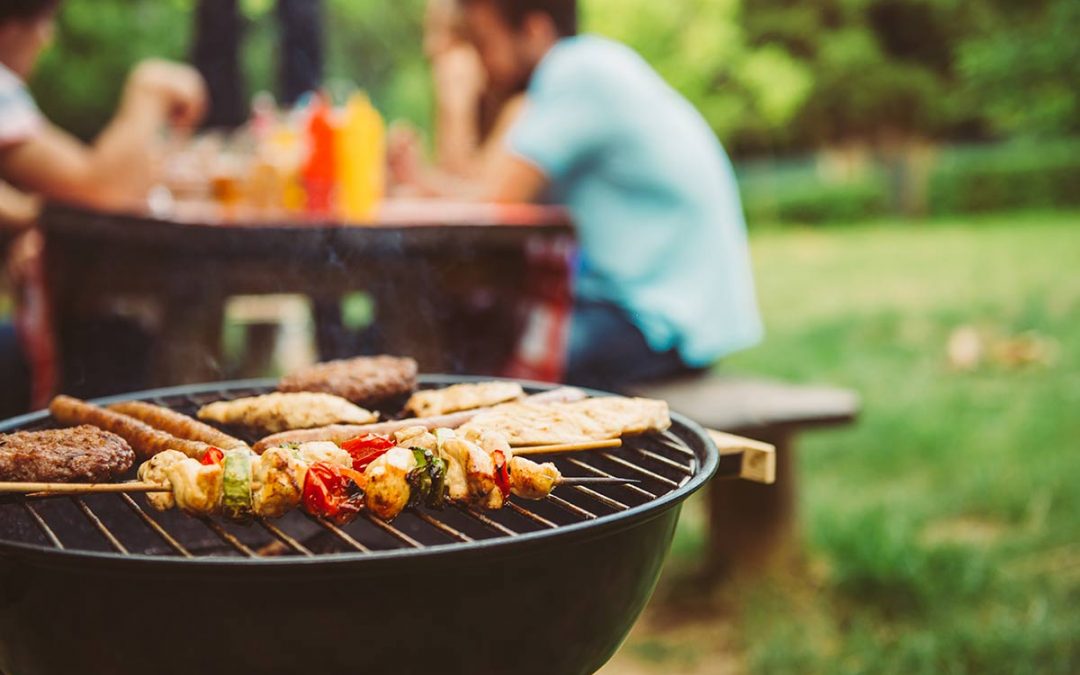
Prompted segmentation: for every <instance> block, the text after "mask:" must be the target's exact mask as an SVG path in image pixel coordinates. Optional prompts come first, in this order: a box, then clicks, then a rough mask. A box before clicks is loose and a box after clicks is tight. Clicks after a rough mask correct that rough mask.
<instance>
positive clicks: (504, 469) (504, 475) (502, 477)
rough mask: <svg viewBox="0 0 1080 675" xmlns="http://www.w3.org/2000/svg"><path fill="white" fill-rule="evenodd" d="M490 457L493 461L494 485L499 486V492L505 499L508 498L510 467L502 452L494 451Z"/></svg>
mask: <svg viewBox="0 0 1080 675" xmlns="http://www.w3.org/2000/svg"><path fill="white" fill-rule="evenodd" d="M491 456H492V458H494V459H495V485H497V486H499V492H502V496H503V499H506V498H507V497H509V496H510V465H509V463H508V462H507V461H506V455H504V454H503V452H502V450H496V451H495V452H493V453H491Z"/></svg>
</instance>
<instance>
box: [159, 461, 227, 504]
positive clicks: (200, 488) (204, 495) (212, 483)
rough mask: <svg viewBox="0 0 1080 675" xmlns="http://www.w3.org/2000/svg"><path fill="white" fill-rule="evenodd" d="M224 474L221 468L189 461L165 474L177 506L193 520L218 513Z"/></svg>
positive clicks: (173, 466) (176, 464)
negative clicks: (192, 517) (196, 517)
mask: <svg viewBox="0 0 1080 675" xmlns="http://www.w3.org/2000/svg"><path fill="white" fill-rule="evenodd" d="M223 474H224V471H223V470H222V467H221V465H220V464H200V463H199V462H198V460H194V459H192V458H190V457H188V458H186V459H183V460H181V461H179V462H177V463H175V464H173V465H172V466H170V467H169V468H168V469H166V470H165V475H166V476H167V477H168V479H169V483H170V484H171V485H172V490H173V491H172V494H173V498H174V499H175V500H176V505H177V506H178V507H179V508H180V510H181V511H183V512H184V513H188V514H191V515H193V516H212V515H215V514H217V513H219V512H220V509H221V498H222V492H223V487H224V483H223Z"/></svg>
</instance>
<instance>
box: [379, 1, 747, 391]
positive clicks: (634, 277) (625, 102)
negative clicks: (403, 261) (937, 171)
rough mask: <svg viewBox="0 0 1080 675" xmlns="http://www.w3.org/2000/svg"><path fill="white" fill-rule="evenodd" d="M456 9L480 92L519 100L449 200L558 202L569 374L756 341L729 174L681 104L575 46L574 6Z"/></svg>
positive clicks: (588, 43) (401, 172) (588, 378)
mask: <svg viewBox="0 0 1080 675" xmlns="http://www.w3.org/2000/svg"><path fill="white" fill-rule="evenodd" d="M463 6H464V12H465V18H466V25H467V27H468V31H469V35H470V37H471V39H472V41H473V43H474V44H475V46H476V48H477V51H478V53H479V54H480V57H481V60H482V61H483V63H484V66H485V68H486V70H487V73H488V77H489V79H490V81H491V82H492V84H493V85H494V86H497V87H499V88H502V89H506V90H515V89H524V90H525V92H526V94H525V103H524V107H523V112H522V113H521V116H520V117H519V118H518V119H517V120H516V121H515V122H514V123H513V125H512V126H511V128H510V131H509V134H508V137H507V139H506V141H505V143H504V144H503V145H502V147H501V149H500V151H499V153H498V156H497V157H495V158H493V160H492V161H491V163H490V164H491V165H490V167H488V169H486V170H485V171H484V173H483V174H482V175H481V176H479V177H478V178H477V179H476V180H474V181H471V182H469V183H468V184H467V185H465V184H462V183H460V182H459V183H457V186H458V189H457V191H456V192H455V193H454V194H452V195H448V196H455V197H459V198H460V197H468V198H473V199H479V200H485V201H494V202H526V201H540V200H545V199H551V200H553V201H555V202H558V203H563V204H565V205H567V206H568V207H569V209H570V211H571V213H572V215H573V218H574V221H575V224H576V227H577V232H578V239H579V241H580V245H581V254H582V262H581V269H580V271H579V274H578V277H577V279H576V282H575V304H574V310H573V315H572V318H571V328H570V345H569V355H568V358H569V361H568V364H567V372H566V380H567V381H568V382H570V383H573V384H579V385H589V386H597V387H603V388H615V389H618V388H620V387H623V386H625V385H627V384H630V383H633V382H636V381H643V380H649V379H654V378H660V377H666V376H671V375H675V374H679V373H682V372H686V371H688V370H695V369H700V368H704V367H707V366H709V365H710V364H712V363H714V362H715V361H716V360H718V359H720V358H721V357H723V356H725V355H727V354H730V353H732V352H734V351H736V350H739V349H743V348H746V347H749V346H751V345H753V344H755V343H756V342H757V341H758V340H760V338H761V334H762V327H761V322H760V318H759V315H758V308H757V302H756V299H755V294H754V286H753V278H752V272H751V267H750V257H749V250H748V246H747V240H746V226H745V223H744V220H743V214H742V207H741V204H740V202H739V194H738V190H737V187H736V184H735V179H734V173H733V171H732V167H731V164H730V162H729V160H728V158H727V155H726V154H725V152H724V150H723V148H722V147H721V145H720V143H719V142H718V141H717V139H716V137H715V135H714V134H713V132H712V130H711V129H710V128H709V126H708V124H707V123H706V122H705V120H704V119H703V118H702V117H701V116H700V115H699V114H698V112H697V111H696V110H694V108H693V106H691V104H690V103H689V102H687V101H686V100H685V99H684V98H683V97H682V96H680V95H679V94H678V93H677V92H676V91H675V90H673V89H672V88H671V87H670V86H668V85H667V84H666V83H665V82H664V81H663V80H662V79H661V78H660V77H659V76H658V75H657V74H656V73H655V72H654V71H653V70H652V68H650V67H649V65H648V64H647V63H645V61H644V60H642V59H641V58H640V57H639V56H638V55H637V54H636V53H635V52H633V51H632V50H631V49H629V48H628V47H626V46H624V45H621V44H618V43H616V42H613V41H611V40H607V39H604V38H600V37H593V36H577V35H576V33H577V3H576V2H575V0H463ZM392 159H394V158H392ZM392 168H393V169H394V171H395V174H396V177H397V178H398V179H399V180H405V181H412V182H420V183H425V184H426V188H427V189H429V190H431V191H433V192H435V191H439V190H441V189H443V188H444V186H445V185H446V183H440V182H437V181H435V180H432V179H431V178H430V174H431V172H430V171H428V172H416V171H412V169H413V167H412V165H410V164H409V163H407V162H405V163H396V162H395V163H394V165H393V167H392Z"/></svg>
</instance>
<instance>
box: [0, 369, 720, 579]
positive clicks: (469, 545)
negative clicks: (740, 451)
mask: <svg viewBox="0 0 1080 675" xmlns="http://www.w3.org/2000/svg"><path fill="white" fill-rule="evenodd" d="M493 380H504V381H509V382H517V383H519V384H521V385H522V387H524V388H525V389H526V391H529V392H530V393H535V392H539V391H545V390H551V389H555V388H558V387H560V386H564V385H558V384H551V383H547V382H535V381H530V380H518V379H514V378H497V377H486V376H470V375H444V374H430V375H419V376H418V377H417V382H418V383H419V384H420V385H434V386H449V385H451V384H459V383H464V382H489V381H493ZM276 383H277V379H275V378H259V379H248V380H229V381H222V382H213V383H200V384H194V385H184V386H177V387H162V388H156V389H148V390H144V391H138V392H132V393H125V394H118V395H114V396H107V397H101V398H96V399H92V400H91V402H92V403H95V404H97V405H108V404H111V403H117V402H120V401H129V400H147V399H152V398H156V397H167V396H192V395H197V394H205V393H213V392H218V391H228V390H232V389H245V388H248V389H251V388H261V387H273V386H275V385H276ZM581 389H582V390H583V391H585V392H586V393H588V394H589V396H596V397H602V396H612V395H613V394H612V393H610V392H605V391H600V390H595V389H588V388H584V387H581ZM49 417H50V414H49V411H48V410H39V411H36V412H32V413H28V414H25V415H20V416H18V417H13V418H11V419H8V420H5V421H3V422H0V433H9V432H11V431H14V430H18V429H20V428H22V427H24V426H26V425H29V424H36V423H39V422H42V421H44V420H46V419H48V418H49ZM671 420H672V424H673V427H682V428H683V429H680V430H673V431H674V433H675V435H676V436H678V437H679V439H680V440H681V441H682V442H683V443H685V444H686V446H687V448H688V449H689V450H691V451H692V452H694V454H695V456H696V457H697V460H698V464H699V467H700V468H699V469H698V471H697V472H696V473H695V474H694V475H693V476H691V477H690V478H689V480H687V481H686V482H685V483H684V484H682V485H680V486H678V487H676V488H673V489H672V490H671V491H670V492H667V493H666V494H663V495H661V496H659V497H657V498H655V499H653V500H651V501H649V502H646V503H644V504H639V505H637V506H632V507H630V508H629V509H627V510H626V511H621V512H618V513H612V514H606V515H603V516H601V517H599V518H596V519H595V520H585V521H581V522H576V523H570V524H567V525H561V526H559V527H557V528H553V529H542V530H537V531H534V532H522V533H519V534H518V535H517V536H514V537H494V538H490V539H475V540H473V541H468V542H449V543H445V544H433V545H426V546H424V547H423V548H395V549H386V550H372V551H366V552H359V551H357V552H340V553H321V554H317V555H314V556H310V557H307V556H282V557H260V558H247V557H241V558H233V557H224V556H206V557H202V556H196V557H192V558H183V557H181V558H177V557H176V556H167V555H150V554H143V553H131V554H124V553H118V552H115V551H86V550H79V549H66V548H56V547H54V546H50V545H40V544H32V543H27V542H16V541H11V540H8V539H0V557H2V556H7V555H12V556H18V557H21V558H23V559H24V560H27V561H30V560H36V561H40V562H43V563H47V564H57V565H58V564H72V565H79V566H81V567H83V568H87V566H95V567H99V568H100V567H115V568H117V569H122V571H125V572H131V571H138V570H153V571H154V572H159V571H164V572H169V573H183V572H190V571H193V570H213V571H218V572H228V571H240V570H242V571H243V573H244V574H250V573H251V572H252V571H253V570H259V569H262V570H266V571H286V570H291V569H295V568H303V569H308V570H318V571H320V572H323V571H328V572H332V571H333V570H335V569H345V568H352V567H354V566H357V565H363V566H364V567H365V568H368V569H374V568H377V567H380V566H382V565H395V564H401V563H403V562H410V563H411V562H413V561H418V562H422V561H427V560H430V559H431V558H432V557H435V558H437V559H439V560H449V559H454V560H461V559H467V558H468V557H470V556H477V555H480V556H485V557H490V556H492V555H499V556H502V557H512V556H516V555H521V554H522V553H524V552H527V551H529V550H531V549H533V548H535V547H537V546H540V547H542V546H544V545H545V544H550V543H557V542H563V543H570V542H575V541H581V540H588V539H594V538H599V537H603V536H606V535H609V534H613V533H616V532H619V531H622V530H624V529H626V528H629V527H633V526H635V525H637V524H640V523H643V522H646V521H648V520H651V519H653V518H656V517H658V516H660V515H661V514H663V513H664V512H666V511H667V510H669V509H670V508H673V507H678V506H680V505H681V503H682V502H683V501H685V500H686V499H687V498H688V497H690V496H691V495H692V494H693V493H695V492H697V491H698V490H699V489H701V487H702V486H704V485H705V483H706V482H708V481H709V480H710V479H711V478H712V477H713V475H714V474H715V473H716V471H717V468H718V466H719V460H720V457H719V451H718V450H717V449H716V446H715V444H714V443H713V442H712V440H711V439H710V438H709V436H708V434H706V433H705V430H704V429H703V428H702V427H701V426H700V425H699V424H697V423H696V422H694V421H693V420H691V419H689V418H687V417H685V416H683V415H681V414H679V413H676V412H671ZM680 431H681V432H682V433H680ZM690 439H692V440H693V441H696V443H691V442H690ZM695 445H700V447H701V449H700V451H699V450H698V449H696V448H695V447H694V446H695Z"/></svg>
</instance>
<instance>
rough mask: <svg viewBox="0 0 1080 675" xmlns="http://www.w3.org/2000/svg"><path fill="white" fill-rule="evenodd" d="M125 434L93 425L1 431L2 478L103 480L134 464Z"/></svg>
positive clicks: (47, 480)
mask: <svg viewBox="0 0 1080 675" xmlns="http://www.w3.org/2000/svg"><path fill="white" fill-rule="evenodd" d="M134 462H135V453H134V451H132V449H131V446H130V445H128V444H127V441H125V440H124V439H123V438H121V437H119V436H117V435H116V434H112V433H109V432H108V431H103V430H101V429H98V428H97V427H92V426H87V425H83V426H77V427H73V428H70V429H48V430H46V431H20V432H18V433H14V434H0V480H4V481H35V482H36V481H40V482H57V483H81V482H86V483H100V482H104V481H109V480H113V479H115V478H117V477H119V476H120V475H121V474H123V473H124V472H125V471H127V470H128V469H130V468H131V465H132V464H133V463H134Z"/></svg>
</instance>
